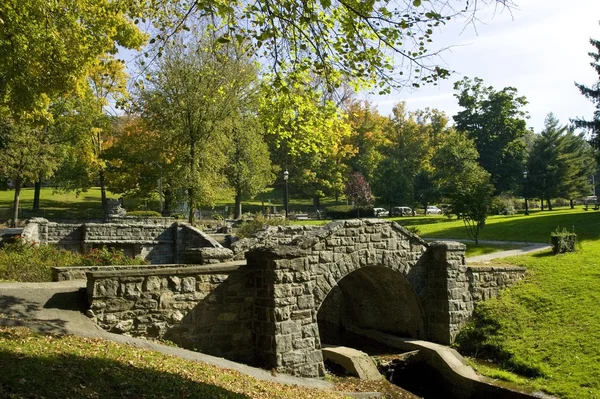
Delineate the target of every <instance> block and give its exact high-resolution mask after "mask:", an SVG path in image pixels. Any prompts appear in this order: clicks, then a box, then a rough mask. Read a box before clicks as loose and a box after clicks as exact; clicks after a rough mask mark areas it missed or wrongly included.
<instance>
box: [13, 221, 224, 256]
mask: <svg viewBox="0 0 600 399" xmlns="http://www.w3.org/2000/svg"><path fill="white" fill-rule="evenodd" d="M112 220H119V221H120V223H83V224H61V223H53V222H49V221H48V220H46V219H43V218H35V219H31V220H29V221H28V223H27V225H26V226H25V228H24V230H23V238H24V239H25V240H26V241H29V242H35V243H38V244H41V245H48V244H51V245H57V246H59V247H61V248H65V249H69V250H71V251H74V252H81V253H87V252H88V251H89V250H91V249H93V248H98V247H103V246H110V247H113V248H116V249H121V250H123V252H124V253H125V254H126V255H127V256H131V257H140V258H143V259H146V260H148V261H149V262H150V263H152V264H171V263H183V262H185V258H184V256H183V254H184V253H185V251H186V250H189V249H190V248H200V247H211V248H221V245H220V244H219V243H217V242H216V241H215V240H213V239H212V238H210V237H209V236H208V235H207V234H205V233H203V232H202V231H200V230H198V229H196V228H194V227H191V226H189V225H187V224H183V223H171V224H170V225H167V224H165V223H160V222H158V221H154V222H151V223H150V222H149V223H148V224H141V223H139V221H138V219H137V218H112Z"/></svg>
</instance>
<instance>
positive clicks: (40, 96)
mask: <svg viewBox="0 0 600 399" xmlns="http://www.w3.org/2000/svg"><path fill="white" fill-rule="evenodd" d="M132 4H133V2H126V1H108V0H99V1H94V2H88V1H82V0H64V1H51V2H48V1H38V0H6V1H4V2H3V3H2V8H1V9H0V25H1V26H2V29H0V105H3V106H6V107H7V109H8V110H9V112H10V114H11V115H12V116H13V117H15V118H17V119H18V118H20V117H21V113H22V112H30V111H32V110H35V109H38V110H45V109H46V108H47V106H48V105H49V103H50V102H52V101H53V100H54V99H55V98H57V97H58V96H60V95H63V94H64V93H70V92H76V91H80V90H82V89H84V88H85V87H86V78H87V76H88V73H89V69H90V68H91V67H92V66H93V65H94V63H95V62H96V60H97V59H98V57H100V56H101V55H104V54H108V53H112V54H115V53H116V52H117V45H118V46H122V47H125V48H130V49H139V48H140V47H141V46H142V45H143V43H144V42H145V41H146V35H145V34H143V33H142V32H141V31H140V30H139V29H138V28H137V27H136V26H135V24H134V21H133V20H132V19H131V18H130V17H129V15H130V14H140V13H141V11H142V10H141V9H140V8H138V7H135V8H134V7H132Z"/></svg>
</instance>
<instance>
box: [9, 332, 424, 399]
mask: <svg viewBox="0 0 600 399" xmlns="http://www.w3.org/2000/svg"><path fill="white" fill-rule="evenodd" d="M0 369H1V370H2V373H0V397H2V398H48V399H52V398H56V399H63V398H146V399H151V398H165V399H171V398H172V399H175V398H211V399H212V398H224V399H227V398H230V399H254V398H256V399H260V398H314V399H330V398H331V399H333V398H342V397H343V395H341V394H339V393H335V392H331V391H325V390H318V389H310V388H302V387H298V386H295V385H294V386H291V385H281V384H277V383H271V382H265V381H260V380H257V379H255V378H252V377H249V376H246V375H244V374H241V373H239V372H237V371H233V370H227V369H221V368H218V367H215V366H211V365H207V364H204V363H199V362H194V361H190V360H185V359H180V358H176V357H172V356H167V355H163V354H161V353H158V352H154V351H150V350H146V349H139V348H135V347H133V346H129V345H123V344H116V343H113V342H110V341H104V340H100V339H90V338H81V337H75V336H65V335H42V334H38V333H33V332H31V331H30V330H28V329H26V328H23V327H19V328H6V327H0ZM334 382H336V387H335V389H336V390H339V391H345V392H347V391H349V390H350V391H361V390H362V391H374V390H376V391H384V392H390V393H392V394H391V395H390V397H391V398H397V399H401V398H413V397H414V396H412V395H410V394H407V393H406V391H402V390H400V389H399V388H396V387H394V386H393V385H391V384H390V383H388V382H387V381H385V380H383V379H382V380H380V381H374V382H365V381H358V380H356V381H354V379H344V381H336V380H335V379H334Z"/></svg>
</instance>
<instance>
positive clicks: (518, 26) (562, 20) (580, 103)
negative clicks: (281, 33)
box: [359, 0, 600, 132]
mask: <svg viewBox="0 0 600 399" xmlns="http://www.w3.org/2000/svg"><path fill="white" fill-rule="evenodd" d="M514 1H515V3H517V6H515V7H514V8H512V9H511V10H510V12H509V11H508V10H506V9H502V8H497V7H488V8H486V9H484V10H483V11H481V12H480V13H479V14H478V17H479V19H480V21H479V22H478V23H477V24H476V30H475V29H474V28H473V27H472V26H470V25H468V24H467V22H466V20H465V19H461V20H456V21H453V22H451V23H449V24H447V25H446V26H444V27H442V28H441V30H440V31H439V32H437V34H436V35H435V36H434V37H433V43H432V47H431V50H436V49H439V48H444V47H448V46H453V47H452V48H450V49H448V50H446V51H444V52H443V53H442V54H441V58H440V59H439V60H438V61H436V62H439V63H440V64H441V65H444V66H445V67H446V68H449V69H451V70H454V71H455V73H454V74H453V75H452V76H451V77H450V78H449V79H447V80H445V81H443V82H442V83H440V84H439V85H438V86H431V85H430V86H426V87H422V88H420V89H417V90H406V91H402V92H397V93H392V94H390V95H387V96H377V95H367V94H363V95H360V96H359V98H361V99H366V100H369V101H370V102H371V103H372V104H374V105H375V106H376V107H377V108H378V110H379V112H380V113H382V114H386V115H387V114H389V113H391V110H392V107H393V106H394V104H397V103H398V102H400V101H406V104H407V109H408V110H416V109H423V108H425V107H429V108H437V109H439V110H441V111H444V112H446V114H448V115H449V116H452V115H454V114H456V113H457V112H458V111H459V110H460V107H459V106H458V102H457V100H456V98H455V97H454V89H453V84H454V82H455V81H457V80H460V79H462V78H463V77H464V76H468V77H471V78H473V77H480V78H482V79H483V80H484V84H485V85H486V86H493V87H494V88H495V89H497V90H501V89H502V88H504V87H507V86H512V87H515V88H516V89H517V90H518V93H519V95H521V96H525V97H527V100H528V101H529V104H528V105H527V106H526V107H525V111H527V112H528V113H529V116H530V118H529V120H528V126H529V127H531V128H533V129H534V130H535V131H536V132H540V131H541V130H542V129H543V126H544V119H545V118H546V115H547V114H548V113H549V112H553V113H554V114H555V115H556V116H557V117H558V119H559V120H560V121H561V123H563V124H567V123H569V118H574V117H583V118H585V119H591V118H592V115H593V112H594V105H593V103H592V102H590V101H589V100H587V99H586V98H585V97H583V96H582V95H581V93H580V92H579V90H578V89H577V88H576V87H575V85H574V82H578V83H583V84H585V85H592V84H595V83H596V82H597V81H598V75H597V74H596V73H595V71H594V69H593V68H592V67H591V66H590V62H591V60H592V59H591V58H590V57H589V55H588V52H590V51H592V50H594V48H593V47H592V45H591V44H590V43H589V39H590V38H595V39H600V24H599V21H600V0H574V1H569V2H566V1H562V0H514ZM431 50H430V51H431Z"/></svg>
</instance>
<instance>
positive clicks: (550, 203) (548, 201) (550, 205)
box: [546, 197, 552, 211]
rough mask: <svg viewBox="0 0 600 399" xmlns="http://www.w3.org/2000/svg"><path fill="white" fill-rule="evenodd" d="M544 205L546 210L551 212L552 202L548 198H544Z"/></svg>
mask: <svg viewBox="0 0 600 399" xmlns="http://www.w3.org/2000/svg"><path fill="white" fill-rule="evenodd" d="M546 205H548V210H549V211H551V210H552V201H550V197H547V198H546Z"/></svg>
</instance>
